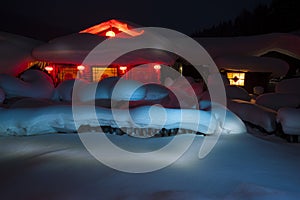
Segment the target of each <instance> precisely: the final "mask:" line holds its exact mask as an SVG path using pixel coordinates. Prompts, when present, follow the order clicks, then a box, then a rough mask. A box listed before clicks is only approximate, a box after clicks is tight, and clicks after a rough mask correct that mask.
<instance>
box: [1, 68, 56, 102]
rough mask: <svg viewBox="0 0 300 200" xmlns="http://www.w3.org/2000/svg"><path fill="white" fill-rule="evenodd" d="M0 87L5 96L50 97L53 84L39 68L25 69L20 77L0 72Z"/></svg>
mask: <svg viewBox="0 0 300 200" xmlns="http://www.w3.org/2000/svg"><path fill="white" fill-rule="evenodd" d="M0 87H1V88H2V89H3V90H4V91H5V94H6V98H12V97H32V98H45V99H50V98H51V97H52V93H53V91H54V84H53V81H52V79H51V77H50V76H48V75H47V74H46V73H44V72H42V71H40V70H32V69H31V70H27V71H25V72H24V73H22V74H21V75H20V78H16V77H14V76H11V75H8V74H0Z"/></svg>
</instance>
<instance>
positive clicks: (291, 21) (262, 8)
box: [191, 0, 300, 37]
mask: <svg viewBox="0 0 300 200" xmlns="http://www.w3.org/2000/svg"><path fill="white" fill-rule="evenodd" d="M299 30H300V1H299V0H273V1H272V2H271V4H270V6H267V5H263V4H260V5H258V6H257V7H256V8H255V9H254V10H253V11H249V10H246V9H244V10H243V11H242V12H241V13H240V14H239V15H238V16H237V17H236V18H235V19H234V20H233V21H231V20H229V21H221V22H220V23H219V24H218V25H214V26H212V27H210V28H207V29H202V30H198V31H196V32H194V33H193V34H192V35H191V36H192V37H219V36H243V35H257V34H265V33H271V32H292V31H299Z"/></svg>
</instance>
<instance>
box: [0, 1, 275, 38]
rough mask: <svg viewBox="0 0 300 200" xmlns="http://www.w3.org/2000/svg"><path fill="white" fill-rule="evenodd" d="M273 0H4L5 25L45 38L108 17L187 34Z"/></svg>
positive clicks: (0, 13) (1, 17) (1, 20)
mask: <svg viewBox="0 0 300 200" xmlns="http://www.w3.org/2000/svg"><path fill="white" fill-rule="evenodd" d="M270 2H271V0H193V1H191V0H181V1H174V0H173V1H165V0H147V1H146V0H140V1H136V0H134V1H126V0H123V1H117V0H107V1H104V0H85V1H83V0H73V1H66V0H51V1H49V0H24V1H19V0H7V2H6V3H5V2H3V3H1V8H0V25H1V26H0V31H6V32H11V33H17V34H21V35H24V36H29V37H32V38H36V39H40V40H49V39H52V38H54V37H57V36H60V35H66V34H70V33H73V32H78V31H80V30H83V29H85V28H88V27H90V26H93V25H96V24H99V23H101V22H103V21H106V20H109V19H121V20H127V21H130V22H133V23H135V24H138V25H141V26H156V27H164V28H170V29H174V30H177V31H180V32H183V33H185V34H188V35H189V34H191V33H193V32H194V31H196V30H199V29H202V28H207V27H210V26H212V25H214V24H217V23H219V22H220V21H221V20H228V19H233V18H234V17H236V16H237V15H238V14H239V13H240V12H241V11H242V10H243V9H244V8H246V9H248V10H252V9H253V8H254V7H255V6H257V5H258V4H260V3H261V4H268V3H270Z"/></svg>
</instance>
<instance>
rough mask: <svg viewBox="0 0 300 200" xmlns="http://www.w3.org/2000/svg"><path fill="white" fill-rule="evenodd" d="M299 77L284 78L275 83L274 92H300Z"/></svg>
mask: <svg viewBox="0 0 300 200" xmlns="http://www.w3.org/2000/svg"><path fill="white" fill-rule="evenodd" d="M299 85H300V78H291V79H284V80H282V81H280V82H279V83H277V84H276V87H275V92H276V93H288V94H300V89H299Z"/></svg>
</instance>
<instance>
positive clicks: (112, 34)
mask: <svg viewBox="0 0 300 200" xmlns="http://www.w3.org/2000/svg"><path fill="white" fill-rule="evenodd" d="M105 36H107V37H115V36H116V34H115V32H113V31H107V32H106V34H105Z"/></svg>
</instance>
